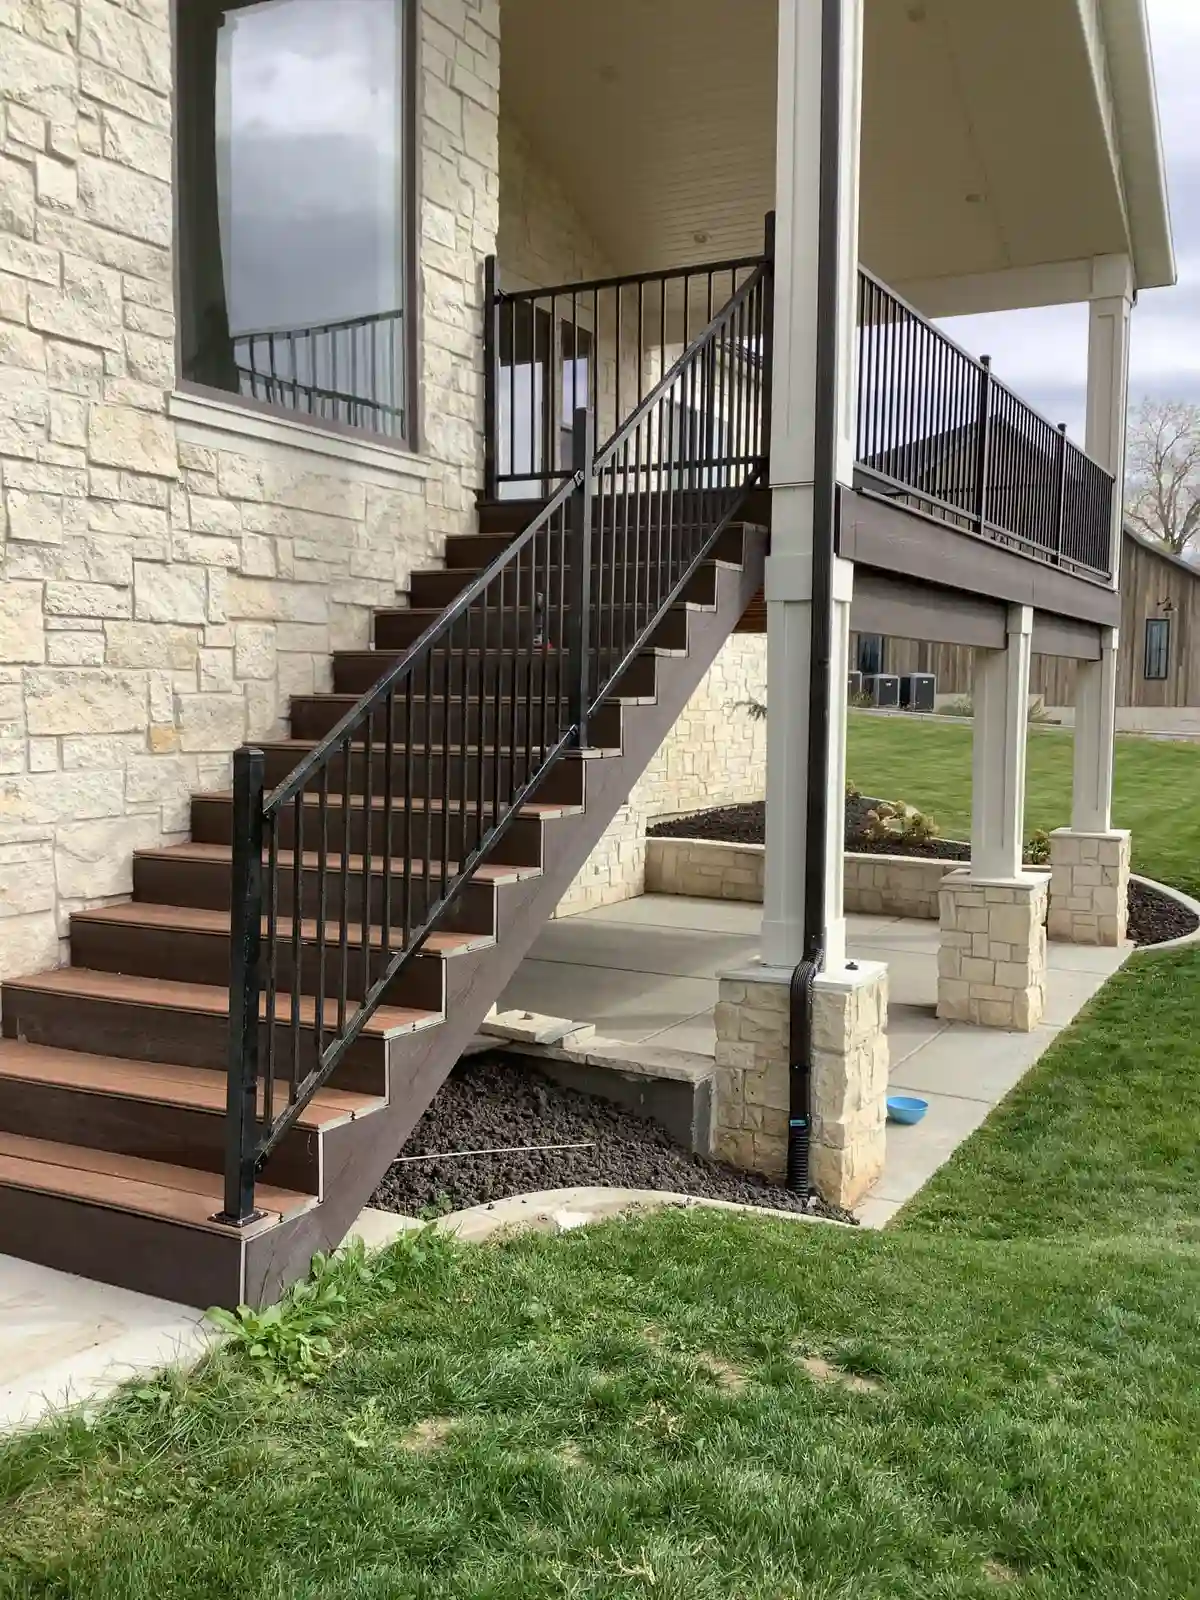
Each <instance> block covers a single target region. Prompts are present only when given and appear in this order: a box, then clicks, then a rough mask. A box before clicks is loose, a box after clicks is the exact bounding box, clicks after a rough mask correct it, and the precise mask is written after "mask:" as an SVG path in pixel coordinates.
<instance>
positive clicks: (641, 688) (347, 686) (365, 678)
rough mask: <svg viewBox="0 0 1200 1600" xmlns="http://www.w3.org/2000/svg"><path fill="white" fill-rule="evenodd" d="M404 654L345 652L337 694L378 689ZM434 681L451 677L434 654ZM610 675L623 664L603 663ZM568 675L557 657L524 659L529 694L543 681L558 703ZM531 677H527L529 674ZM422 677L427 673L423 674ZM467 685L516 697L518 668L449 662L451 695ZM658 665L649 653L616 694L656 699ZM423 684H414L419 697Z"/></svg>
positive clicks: (506, 662)
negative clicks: (565, 674) (384, 677)
mask: <svg viewBox="0 0 1200 1600" xmlns="http://www.w3.org/2000/svg"><path fill="white" fill-rule="evenodd" d="M402 656H403V652H402V651H400V650H341V651H338V653H337V654H336V655H335V656H334V658H333V687H334V690H335V692H336V693H337V694H354V695H363V694H367V693H369V692H370V691H371V690H372V689H374V687H375V685H376V684H377V683H379V681H380V680H381V679H382V678H383V676H384V674H385V673H387V672H388V671H389V670H390V669H391V668H392V667H393V666H395V664H396V663H397V662H398V661H400V660H401V658H402ZM433 659H434V666H433V669H432V674H431V676H432V678H433V681H434V683H435V684H436V685H437V687H438V691H439V692H441V690H442V689H443V688H444V686H445V681H446V674H445V671H444V668H443V665H442V662H443V659H444V658H443V657H442V656H441V655H438V654H435V656H434V658H433ZM603 664H604V665H606V666H607V667H608V668H609V670H614V671H615V669H616V667H617V666H619V664H620V662H619V660H618V659H617V658H616V657H613V658H612V659H611V661H608V662H605V663H603ZM566 670H567V665H566V663H565V662H564V661H563V660H561V659H560V658H559V657H558V656H557V655H545V656H535V657H533V658H532V660H530V658H528V657H524V658H522V665H521V679H520V683H521V689H522V691H524V690H525V688H526V685H527V683H528V684H529V685H530V688H531V692H532V693H534V694H536V695H538V696H539V697H540V695H541V691H542V683H543V680H544V681H545V684H546V695H547V697H548V698H551V699H552V698H553V697H554V696H555V695H556V694H557V693H558V688H559V684H560V683H561V682H562V681H563V674H564V673H565V672H566ZM527 673H528V674H529V676H528V678H527V676H526V674H527ZM422 676H423V674H422ZM464 679H465V680H466V684H467V690H468V693H471V694H477V693H478V692H479V688H480V684H481V682H482V684H483V687H484V691H485V692H486V693H487V694H488V695H489V696H493V697H494V695H495V693H496V685H497V683H499V685H500V691H501V695H502V696H504V695H509V694H511V692H512V682H513V663H512V658H511V657H500V656H494V657H488V658H486V659H483V660H481V659H480V657H478V656H473V657H471V658H470V659H468V660H466V661H464V660H463V658H462V657H461V656H457V657H455V656H452V657H451V660H450V691H451V694H452V695H457V694H461V693H462V687H463V681H464ZM657 681H658V679H657V663H656V659H655V657H654V655H653V654H652V653H651V652H648V651H647V652H644V653H642V654H640V655H637V656H635V657H634V659H633V660H632V661H631V662H630V664H629V666H628V668H627V669H626V671H625V672H624V673H623V674H622V676H621V681H620V683H619V684H618V685H614V689H613V692H614V693H619V694H623V695H628V696H630V697H632V698H634V699H638V700H652V699H653V698H654V695H655V692H656V685H657ZM417 688H418V685H414V694H415V693H416V692H417ZM403 693H404V690H403V688H399V689H398V690H397V695H398V696H399V697H402V696H403Z"/></svg>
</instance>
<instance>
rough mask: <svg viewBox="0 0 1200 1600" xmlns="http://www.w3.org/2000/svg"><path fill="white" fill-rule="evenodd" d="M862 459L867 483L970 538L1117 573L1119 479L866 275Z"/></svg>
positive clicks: (861, 325)
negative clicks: (1115, 510) (1113, 539)
mask: <svg viewBox="0 0 1200 1600" xmlns="http://www.w3.org/2000/svg"><path fill="white" fill-rule="evenodd" d="M857 458H858V470H859V474H860V476H861V477H862V478H863V479H864V480H865V482H866V484H867V486H868V487H874V488H877V489H879V490H880V491H882V492H883V493H886V494H891V495H899V496H901V497H902V498H904V499H906V500H909V501H911V502H912V503H913V505H914V506H916V507H917V508H918V509H921V510H925V511H928V512H931V513H932V514H934V515H936V516H938V517H940V518H942V519H943V520H945V521H948V522H950V523H952V524H953V525H954V526H956V527H959V528H961V529H963V531H964V532H971V533H975V534H977V535H979V536H981V537H983V538H986V539H989V540H991V541H993V542H995V543H1000V544H1007V545H1010V546H1012V547H1013V548H1014V549H1019V550H1021V551H1023V552H1024V553H1025V554H1028V555H1032V556H1035V557H1036V558H1038V559H1040V560H1043V561H1048V562H1050V563H1052V564H1053V565H1056V566H1061V567H1065V568H1069V569H1070V570H1072V571H1075V572H1077V573H1079V574H1081V575H1084V576H1089V577H1102V578H1107V577H1109V576H1110V575H1111V566H1112V563H1111V549H1110V543H1111V532H1112V508H1113V496H1114V495H1115V493H1116V486H1115V484H1114V481H1113V478H1112V475H1111V474H1110V473H1108V472H1106V471H1105V470H1104V468H1103V467H1101V466H1100V465H1099V463H1098V462H1096V461H1093V460H1092V459H1091V457H1090V456H1088V455H1087V454H1086V453H1085V452H1084V451H1082V450H1080V449H1079V447H1078V446H1077V445H1075V444H1073V443H1072V442H1071V441H1070V440H1069V439H1068V438H1067V437H1066V429H1065V427H1064V426H1063V425H1062V424H1060V425H1059V426H1057V427H1056V426H1055V425H1054V424H1053V423H1051V422H1048V421H1047V420H1046V419H1045V418H1044V417H1043V416H1041V415H1040V413H1039V412H1037V411H1035V410H1034V408H1033V407H1032V406H1030V405H1029V404H1028V403H1027V402H1026V401H1024V400H1022V399H1021V398H1020V397H1019V396H1018V395H1017V394H1015V393H1014V392H1013V390H1011V389H1010V388H1008V386H1007V385H1006V384H1004V383H1002V382H1001V381H1000V380H999V379H998V378H997V377H996V376H995V374H994V373H993V371H992V364H991V361H990V359H989V358H988V357H987V356H984V357H983V358H982V359H979V360H977V359H976V358H975V357H974V356H972V355H970V354H969V353H968V352H967V351H966V350H964V349H963V347H962V346H961V345H959V344H957V343H956V342H955V341H954V340H953V339H952V338H950V336H949V335H948V334H946V333H944V332H943V331H942V329H940V328H938V327H936V326H935V325H934V324H933V323H931V322H929V321H928V320H927V319H926V318H925V317H923V316H922V315H921V314H920V312H918V311H916V310H915V309H914V308H913V307H912V306H910V305H909V304H908V303H907V301H905V300H903V299H902V298H901V297H900V296H899V295H898V294H896V293H895V292H894V291H893V290H892V289H889V288H888V286H887V285H886V284H885V283H883V282H881V281H880V279H878V278H877V277H875V276H874V275H873V274H872V273H870V272H867V271H866V270H865V269H863V268H860V269H859V306H858V445H857Z"/></svg>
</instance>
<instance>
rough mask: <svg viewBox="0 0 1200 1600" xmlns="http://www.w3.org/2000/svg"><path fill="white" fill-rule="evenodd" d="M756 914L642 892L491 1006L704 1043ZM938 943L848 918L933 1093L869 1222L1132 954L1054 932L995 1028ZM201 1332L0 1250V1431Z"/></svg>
mask: <svg viewBox="0 0 1200 1600" xmlns="http://www.w3.org/2000/svg"><path fill="white" fill-rule="evenodd" d="M761 916H762V912H761V908H760V907H758V906H756V905H745V904H738V903H735V902H730V901H721V900H693V899H685V898H682V897H679V896H674V895H646V896H643V897H642V898H641V899H638V900H628V901H624V902H622V903H621V904H620V905H615V906H608V907H605V908H603V909H602V910H599V911H592V912H587V913H584V914H582V915H580V916H576V917H570V918H567V919H564V920H563V921H561V922H554V923H551V924H550V925H549V926H548V927H546V928H545V930H544V931H543V932H542V934H541V936H540V937H539V939H538V941H537V943H536V944H535V945H534V948H533V953H532V955H531V956H530V958H529V959H528V960H527V961H525V962H524V963H523V965H522V966H521V967H520V968H519V969H518V971H517V974H516V976H515V977H514V978H513V981H512V982H511V984H510V985H509V987H508V989H507V991H506V992H505V994H504V996H503V998H502V1000H501V1002H500V1004H501V1009H521V1010H532V1011H539V1012H544V1013H549V1014H553V1015H557V1016H564V1017H571V1018H574V1019H575V1020H576V1021H579V1022H591V1023H594V1024H595V1025H596V1028H597V1030H598V1032H599V1033H600V1034H602V1035H606V1036H607V1037H608V1038H610V1039H618V1040H622V1041H624V1042H625V1043H627V1044H640V1043H644V1042H649V1041H653V1042H654V1044H655V1045H658V1046H663V1047H669V1048H673V1049H676V1050H684V1051H689V1052H692V1053H694V1054H697V1055H708V1056H711V1055H713V1053H714V1051H715V1047H716V1033H715V1030H714V1027H713V1017H712V1012H713V1007H714V1005H715V1004H716V1000H717V974H718V973H719V972H721V971H724V970H726V969H728V968H732V967H738V966H741V965H744V964H745V962H746V961H747V960H749V959H751V958H753V957H754V956H755V955H756V954H757V950H758V938H759V923H760V921H761ZM937 943H938V930H937V926H936V924H934V923H931V922H915V921H902V920H900V919H898V918H878V917H876V918H871V917H852V918H850V948H851V954H852V956H854V957H855V958H858V959H863V960H877V961H885V962H886V963H887V965H888V968H889V971H890V975H891V1006H890V1015H889V1024H888V1035H889V1039H890V1043H891V1079H890V1082H891V1087H892V1088H893V1089H895V1090H898V1091H905V1090H908V1091H912V1092H913V1093H916V1094H920V1095H923V1096H924V1097H925V1098H926V1099H928V1101H929V1113H928V1115H927V1116H926V1118H925V1120H924V1122H922V1123H921V1124H920V1125H919V1126H917V1127H914V1128H899V1127H889V1129H888V1148H887V1167H886V1170H885V1173H884V1176H883V1178H882V1180H881V1181H880V1183H879V1184H878V1185H877V1186H876V1189H875V1191H874V1193H873V1194H872V1195H871V1196H870V1197H869V1198H868V1199H867V1201H866V1202H865V1203H864V1205H863V1206H861V1207H860V1209H859V1216H860V1218H861V1220H862V1221H863V1222H864V1223H865V1224H867V1225H868V1226H871V1227H882V1226H883V1225H884V1224H885V1223H886V1222H887V1221H888V1220H889V1218H891V1217H892V1216H894V1214H895V1213H896V1211H897V1210H898V1209H899V1207H900V1206H901V1205H902V1204H903V1202H904V1201H905V1200H907V1199H909V1198H910V1196H912V1195H913V1194H915V1193H916V1191H917V1190H918V1189H919V1188H920V1187H921V1186H922V1185H923V1184H924V1183H925V1182H927V1180H928V1179H929V1178H930V1177H931V1176H932V1174H933V1173H934V1172H935V1171H936V1170H937V1168H938V1167H940V1166H941V1164H942V1163H943V1162H944V1161H945V1160H946V1159H947V1157H948V1156H949V1155H950V1154H951V1152H952V1151H953V1150H954V1149H955V1148H956V1146H957V1145H959V1144H960V1143H961V1142H962V1141H963V1140H964V1139H965V1138H966V1137H967V1136H968V1134H970V1133H971V1132H972V1131H973V1130H974V1129H975V1128H977V1127H978V1126H979V1124H980V1123H981V1122H982V1121H983V1119H984V1118H985V1117H986V1116H987V1114H988V1112H989V1110H990V1109H991V1108H992V1106H994V1105H995V1104H996V1102H997V1101H998V1100H1000V1099H1001V1098H1002V1097H1003V1096H1004V1095H1005V1094H1006V1093H1007V1092H1008V1091H1009V1090H1010V1089H1011V1088H1012V1087H1013V1085H1014V1084H1015V1083H1017V1081H1018V1080H1019V1079H1020V1078H1021V1077H1022V1075H1023V1074H1024V1073H1025V1072H1026V1071H1027V1070H1028V1069H1029V1068H1030V1067H1031V1066H1032V1065H1033V1063H1034V1062H1035V1061H1036V1060H1037V1059H1038V1057H1039V1056H1040V1055H1041V1054H1042V1052H1043V1051H1044V1050H1045V1049H1046V1048H1047V1047H1048V1046H1049V1045H1050V1044H1051V1043H1052V1041H1053V1040H1054V1038H1055V1036H1056V1034H1057V1033H1058V1032H1059V1031H1060V1030H1061V1029H1062V1028H1063V1027H1065V1026H1066V1024H1067V1023H1068V1022H1070V1021H1071V1019H1072V1018H1073V1017H1074V1016H1075V1015H1076V1013H1077V1012H1078V1011H1079V1010H1080V1009H1081V1007H1082V1006H1084V1005H1085V1004H1086V1003H1087V1001H1088V1000H1090V999H1091V997H1092V995H1094V994H1095V993H1096V991H1097V990H1098V989H1099V988H1100V987H1101V986H1102V984H1103V983H1104V981H1105V980H1106V979H1107V978H1108V977H1109V976H1111V974H1112V973H1113V972H1115V971H1116V970H1117V968H1118V967H1119V966H1121V964H1122V963H1123V961H1124V960H1125V959H1126V957H1127V956H1128V954H1129V947H1126V948H1125V949H1123V950H1119V951H1114V950H1095V949H1084V948H1082V947H1079V946H1074V945H1051V946H1050V984H1049V996H1048V1004H1047V1010H1046V1020H1045V1022H1044V1024H1043V1025H1042V1026H1041V1027H1039V1028H1038V1029H1037V1030H1036V1031H1035V1032H1033V1033H1029V1034H1019V1033H1000V1032H993V1031H991V1030H989V1029H984V1028H972V1027H968V1026H966V1025H964V1024H961V1023H944V1022H940V1021H939V1020H938V1018H937V1017H936V1016H935V1014H934V1006H935V1000H936V988H937ZM589 1193H590V1191H589ZM551 1198H552V1199H554V1197H551ZM559 1198H561V1197H559ZM555 1203H558V1201H557V1200H556V1201H555ZM371 1215H372V1214H371V1213H364V1216H366V1217H368V1218H369V1217H370V1216H371ZM390 1220H391V1222H392V1223H393V1224H394V1222H395V1221H396V1219H390ZM388 1236H389V1237H390V1236H391V1234H390V1233H389V1235H388ZM211 1338H212V1330H211V1329H206V1328H205V1327H204V1326H203V1323H202V1319H201V1318H200V1316H199V1314H198V1313H197V1312H195V1311H194V1310H191V1309H190V1308H188V1307H186V1306H180V1305H172V1304H169V1303H167V1302H164V1301H159V1300H153V1299H150V1298H149V1297H147V1296H145V1295H140V1294H133V1293H130V1292H129V1291H127V1290H124V1289H115V1288H112V1287H110V1286H108V1285H104V1284H99V1283H91V1282H87V1281H85V1280H83V1279H81V1278H74V1277H70V1276H68V1275H67V1274H65V1273H61V1272H54V1271H51V1270H50V1269H48V1268H45V1267H38V1266H33V1265H31V1264H30V1263H28V1262H24V1261H17V1260H14V1259H13V1258H11V1257H8V1256H0V1433H3V1432H5V1431H7V1430H8V1429H10V1428H13V1427H17V1426H20V1425H21V1424H23V1423H28V1422H31V1421H33V1420H35V1419H37V1418H38V1417H41V1416H44V1415H45V1414H46V1412H47V1411H48V1410H52V1409H57V1408H60V1407H63V1406H69V1405H71V1404H72V1403H78V1402H80V1401H92V1402H95V1401H96V1400H98V1399H101V1398H103V1397H104V1396H105V1395H106V1394H108V1393H109V1392H111V1390H112V1389H113V1388H114V1387H115V1386H116V1385H117V1384H119V1383H121V1382H123V1381H126V1380H128V1379H129V1378H130V1377H133V1376H135V1375H136V1374H138V1373H144V1372H148V1371H153V1370H155V1369H156V1368H157V1367H160V1366H162V1365H164V1364H186V1363H187V1362H188V1361H189V1360H192V1359H194V1358H195V1357H196V1356H197V1355H198V1354H199V1353H200V1352H201V1351H202V1350H203V1349H204V1348H205V1347H206V1345H207V1344H208V1343H209V1341H210V1340H211Z"/></svg>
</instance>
